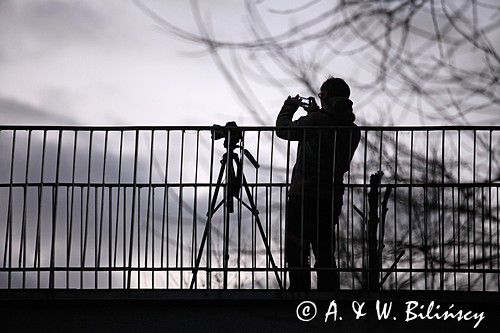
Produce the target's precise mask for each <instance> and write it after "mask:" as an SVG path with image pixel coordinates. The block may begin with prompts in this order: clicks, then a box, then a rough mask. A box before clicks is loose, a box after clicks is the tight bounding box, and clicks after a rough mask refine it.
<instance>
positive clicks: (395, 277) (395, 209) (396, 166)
mask: <svg viewBox="0 0 500 333" xmlns="http://www.w3.org/2000/svg"><path fill="white" fill-rule="evenodd" d="M395 131H396V141H395V148H394V150H395V156H394V262H395V263H396V264H395V265H394V286H395V289H398V264H397V257H398V251H397V243H398V241H397V239H398V238H397V230H398V228H397V220H398V219H397V214H398V206H397V202H398V141H399V130H397V129H396V130H395Z"/></svg>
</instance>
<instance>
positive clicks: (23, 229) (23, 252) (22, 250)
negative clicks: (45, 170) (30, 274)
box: [19, 129, 32, 289]
mask: <svg viewBox="0 0 500 333" xmlns="http://www.w3.org/2000/svg"><path fill="white" fill-rule="evenodd" d="M31 134H32V130H31V129H30V130H28V146H27V148H26V169H25V175H24V186H23V216H22V227H21V243H20V245H19V253H20V255H19V267H22V268H23V282H22V283H23V284H22V288H23V289H24V288H25V287H26V234H27V228H26V222H27V214H26V210H27V204H26V200H27V198H26V197H27V195H28V176H29V169H30V167H29V162H30V152H31ZM21 258H22V259H21ZM21 260H22V262H21Z"/></svg>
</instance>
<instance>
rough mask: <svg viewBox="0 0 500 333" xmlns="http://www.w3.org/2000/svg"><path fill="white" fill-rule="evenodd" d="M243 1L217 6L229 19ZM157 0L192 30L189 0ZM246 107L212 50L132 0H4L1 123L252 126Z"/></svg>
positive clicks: (0, 7)
mask: <svg viewBox="0 0 500 333" xmlns="http://www.w3.org/2000/svg"><path fill="white" fill-rule="evenodd" d="M235 3H236V2H233V1H212V2H211V5H212V10H213V12H215V13H218V14H219V15H221V17H230V15H225V13H229V12H231V11H232V10H234V8H232V6H235V5H236V4H235ZM149 4H151V5H153V6H155V8H157V9H158V10H161V13H162V14H164V15H165V16H166V17H168V18H169V19H171V20H172V22H174V23H177V24H179V25H181V26H183V27H185V28H194V23H193V22H192V19H191V14H190V7H189V2H187V1H164V2H161V1H156V2H155V1H149ZM237 20H240V21H241V18H233V19H232V22H231V20H229V21H228V23H234V22H236V21H237ZM237 29H239V28H237ZM281 99H282V96H279V98H277V99H276V101H277V102H278V101H279V100H281ZM277 106H279V103H278V104H276V105H275V106H274V107H277ZM241 113H242V107H241V106H240V105H239V103H238V101H237V100H236V99H235V98H234V96H233V95H232V93H231V90H230V88H229V87H228V85H227V83H226V82H225V81H224V79H223V77H222V76H221V75H220V73H219V72H218V71H217V69H216V67H215V66H214V65H213V62H212V60H211V59H210V57H209V56H207V55H203V54H201V53H200V49H199V48H195V47H194V46H193V45H191V44H189V43H186V42H185V41H180V40H178V39H175V38H173V37H172V36H171V35H169V34H167V33H164V32H162V31H160V29H159V28H158V27H157V26H155V24H154V22H153V21H152V20H151V18H149V17H147V16H146V15H145V14H144V13H143V12H141V11H140V10H139V9H138V8H137V7H136V6H135V5H134V4H133V3H132V1H126V0H109V1H99V0H86V1H69V0H50V1H45V0H22V1H21V0H0V122H1V123H3V124H89V125H90V124H99V125H100V124H108V125H120V124H151V125H172V124H203V125H211V124H213V123H217V122H224V121H225V120H226V119H232V118H234V117H235V114H238V117H237V118H238V120H240V121H243V122H244V123H245V124H249V125H251V124H254V122H253V120H252V119H251V118H250V117H242V115H241Z"/></svg>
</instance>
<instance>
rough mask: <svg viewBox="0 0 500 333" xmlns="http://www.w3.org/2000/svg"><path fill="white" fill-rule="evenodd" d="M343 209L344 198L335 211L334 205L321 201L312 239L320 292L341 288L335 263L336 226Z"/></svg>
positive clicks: (338, 200) (336, 201)
mask: <svg viewBox="0 0 500 333" xmlns="http://www.w3.org/2000/svg"><path fill="white" fill-rule="evenodd" d="M341 207H342V197H340V198H336V200H335V202H334V209H333V210H332V204H331V201H330V202H326V201H320V202H319V203H318V204H317V206H316V210H317V212H318V219H317V225H316V228H315V229H316V230H315V237H313V238H312V240H311V241H312V246H313V252H314V257H315V260H316V264H315V267H316V268H317V269H318V273H317V276H318V290H338V289H339V288H340V279H339V274H338V272H337V271H335V270H334V269H336V268H337V266H336V263H335V255H334V254H335V226H336V225H337V224H338V220H339V216H340V211H341Z"/></svg>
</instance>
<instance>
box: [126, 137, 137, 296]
mask: <svg viewBox="0 0 500 333" xmlns="http://www.w3.org/2000/svg"><path fill="white" fill-rule="evenodd" d="M138 157H139V130H137V129H136V130H135V141H134V180H133V185H132V212H131V214H130V246H129V251H128V254H129V256H128V278H127V289H130V284H131V281H130V280H131V277H132V258H133V246H134V222H135V197H136V189H137V159H138ZM138 259H139V258H138ZM138 268H139V264H138ZM138 272H139V271H138ZM138 274H139V276H140V273H138ZM138 287H140V285H138Z"/></svg>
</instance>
